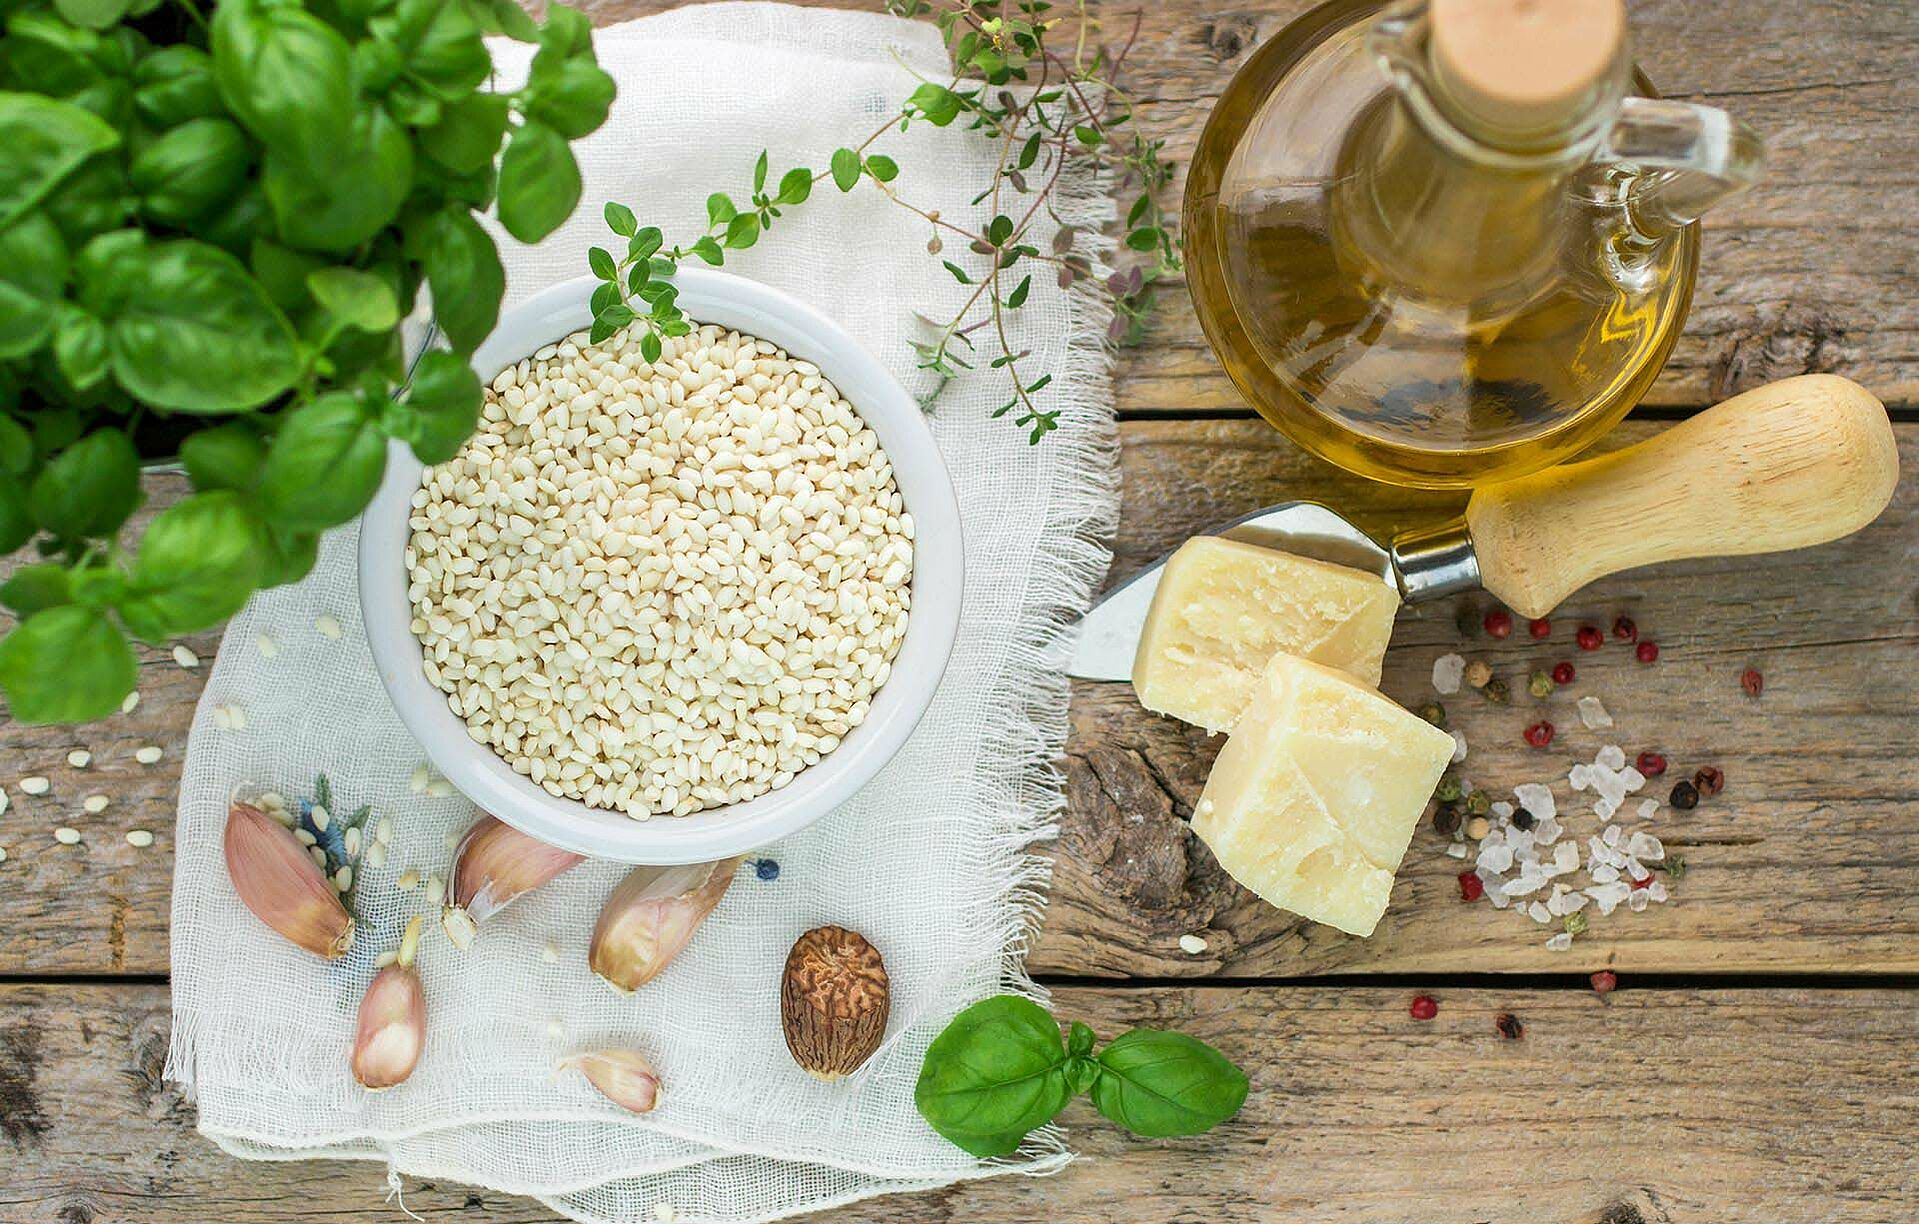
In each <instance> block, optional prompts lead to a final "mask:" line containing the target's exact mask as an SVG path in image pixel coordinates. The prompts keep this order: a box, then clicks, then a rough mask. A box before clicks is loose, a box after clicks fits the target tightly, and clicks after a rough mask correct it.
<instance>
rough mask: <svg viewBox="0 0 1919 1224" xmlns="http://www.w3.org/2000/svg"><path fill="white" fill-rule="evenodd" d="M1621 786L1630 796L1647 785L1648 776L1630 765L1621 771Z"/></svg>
mask: <svg viewBox="0 0 1919 1224" xmlns="http://www.w3.org/2000/svg"><path fill="white" fill-rule="evenodd" d="M1619 784H1620V785H1621V786H1623V787H1625V788H1626V793H1627V794H1628V795H1630V794H1632V793H1633V792H1634V791H1636V790H1638V789H1639V788H1640V787H1642V786H1644V785H1645V784H1646V775H1645V774H1642V773H1640V772H1639V771H1638V770H1637V769H1635V768H1633V767H1632V766H1631V765H1628V766H1626V767H1625V768H1624V769H1622V770H1620V771H1619Z"/></svg>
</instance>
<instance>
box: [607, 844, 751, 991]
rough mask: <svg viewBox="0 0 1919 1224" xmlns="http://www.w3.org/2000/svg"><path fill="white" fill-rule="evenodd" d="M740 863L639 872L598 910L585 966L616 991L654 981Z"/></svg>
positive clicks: (710, 909) (732, 860) (703, 918)
mask: <svg viewBox="0 0 1919 1224" xmlns="http://www.w3.org/2000/svg"><path fill="white" fill-rule="evenodd" d="M739 865H740V859H738V858H730V859H725V860H723V861H721V862H718V863H692V864H686V865H682V866H678V867H638V868H635V869H634V870H633V873H632V874H631V875H629V876H627V877H626V879H625V880H623V881H621V883H620V886H619V887H618V888H616V889H614V890H613V895H612V896H610V897H608V898H607V899H606V904H605V906H603V907H602V908H601V909H600V919H599V921H598V922H597V923H596V924H595V925H594V927H593V944H592V947H591V948H590V949H589V950H588V953H587V963H588V964H589V965H590V966H591V967H592V969H593V972H595V973H597V974H599V975H600V976H601V977H603V978H605V979H606V980H607V981H608V982H609V983H611V984H612V985H613V987H614V988H615V989H617V990H623V991H634V990H638V989H639V988H640V987H642V986H644V985H646V984H647V983H648V982H650V981H652V980H653V978H654V977H655V976H656V975H657V974H658V973H659V972H660V970H662V969H664V968H666V966H667V964H668V963H669V962H670V961H672V959H673V958H674V957H675V956H678V955H679V954H680V950H681V949H682V948H684V947H686V945H687V941H688V940H690V939H692V938H693V932H694V931H696V930H698V929H699V926H700V923H702V922H704V921H706V916H707V915H708V914H710V913H712V912H713V907H714V906H716V905H718V904H719V903H720V898H721V897H722V896H724V895H725V894H726V889H727V886H728V885H730V884H732V883H733V872H734V871H735V869H737V868H738V867H739Z"/></svg>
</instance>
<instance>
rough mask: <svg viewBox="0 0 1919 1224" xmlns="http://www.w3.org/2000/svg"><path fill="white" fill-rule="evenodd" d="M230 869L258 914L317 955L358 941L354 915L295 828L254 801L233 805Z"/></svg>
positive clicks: (335, 953) (334, 954)
mask: <svg viewBox="0 0 1919 1224" xmlns="http://www.w3.org/2000/svg"><path fill="white" fill-rule="evenodd" d="M225 850H226V859H227V875H228V877H230V878H231V879H232V881H233V891H235V892H237V893H239V894H240V900H241V901H242V902H244V903H245V904H246V907H247V908H248V909H250V910H252V911H253V913H254V916H255V917H257V918H258V919H259V920H260V921H261V922H264V923H266V924H267V925H268V926H270V927H272V928H273V929H274V930H275V931H277V932H279V933H280V934H281V935H282V936H284V937H285V938H286V939H287V940H289V941H290V942H292V943H294V944H296V945H298V946H299V947H302V948H305V949H306V950H307V951H309V952H311V953H313V954H314V955H315V956H319V957H323V958H325V959H326V960H337V959H339V958H340V957H342V956H344V955H346V950H347V949H348V948H350V947H352V946H353V916H352V915H351V914H349V913H347V911H346V906H344V905H342V904H340V898H339V896H338V895H337V894H336V893H335V892H334V891H333V886H332V885H331V884H330V883H328V881H327V878H326V875H325V873H324V872H323V871H322V870H321V869H320V867H319V865H318V864H317V863H315V862H314V861H313V860H312V858H310V857H308V855H307V851H306V847H304V846H302V845H301V844H300V843H299V841H297V840H296V839H295V838H294V836H293V831H292V830H291V829H289V828H287V827H286V826H285V825H283V824H281V823H280V822H279V821H277V820H275V819H273V817H271V816H268V815H267V814H266V813H264V812H262V811H261V810H260V809H259V808H257V807H255V806H253V805H252V804H250V803H242V802H240V801H239V800H235V801H234V802H233V803H232V805H231V806H229V807H228V808H227V827H226V835H225Z"/></svg>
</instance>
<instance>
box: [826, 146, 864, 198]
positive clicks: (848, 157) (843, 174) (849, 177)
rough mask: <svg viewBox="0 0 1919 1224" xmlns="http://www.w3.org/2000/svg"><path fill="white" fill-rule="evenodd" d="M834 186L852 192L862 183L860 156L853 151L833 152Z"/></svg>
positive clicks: (839, 150)
mask: <svg viewBox="0 0 1919 1224" xmlns="http://www.w3.org/2000/svg"><path fill="white" fill-rule="evenodd" d="M832 170H833V185H834V186H835V187H838V188H839V189H840V190H841V191H851V190H853V188H854V187H855V186H857V185H858V184H859V181H860V155H859V154H857V153H855V152H853V150H851V149H835V150H833V162H832Z"/></svg>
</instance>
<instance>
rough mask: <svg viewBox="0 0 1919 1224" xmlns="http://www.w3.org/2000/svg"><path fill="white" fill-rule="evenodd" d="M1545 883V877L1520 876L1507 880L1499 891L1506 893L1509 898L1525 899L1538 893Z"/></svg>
mask: <svg viewBox="0 0 1919 1224" xmlns="http://www.w3.org/2000/svg"><path fill="white" fill-rule="evenodd" d="M1545 882H1546V881H1545V879H1544V878H1543V877H1535V876H1527V875H1518V876H1514V877H1513V878H1512V879H1510V880H1507V881H1506V883H1505V884H1504V885H1502V886H1501V887H1500V890H1499V891H1500V892H1502V893H1505V894H1506V895H1507V896H1508V897H1523V896H1526V895H1527V894H1528V893H1536V892H1538V891H1539V886H1540V885H1541V884H1544V883H1545Z"/></svg>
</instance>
